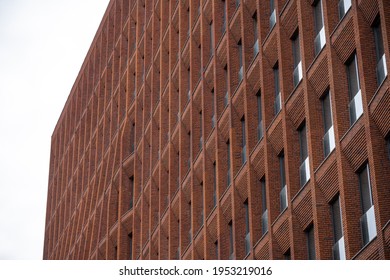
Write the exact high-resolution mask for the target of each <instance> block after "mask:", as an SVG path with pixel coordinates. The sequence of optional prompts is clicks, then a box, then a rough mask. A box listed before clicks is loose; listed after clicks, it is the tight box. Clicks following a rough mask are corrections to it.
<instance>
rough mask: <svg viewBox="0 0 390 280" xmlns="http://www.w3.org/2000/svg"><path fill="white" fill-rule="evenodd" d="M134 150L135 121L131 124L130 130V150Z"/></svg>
mask: <svg viewBox="0 0 390 280" xmlns="http://www.w3.org/2000/svg"><path fill="white" fill-rule="evenodd" d="M134 150H135V123H133V125H132V126H131V131H130V152H131V153H133V152H134Z"/></svg>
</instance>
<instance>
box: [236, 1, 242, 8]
mask: <svg viewBox="0 0 390 280" xmlns="http://www.w3.org/2000/svg"><path fill="white" fill-rule="evenodd" d="M240 4H241V1H240V0H236V8H237V9H238V7H239V6H240Z"/></svg>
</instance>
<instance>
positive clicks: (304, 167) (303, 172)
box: [299, 157, 310, 187]
mask: <svg viewBox="0 0 390 280" xmlns="http://www.w3.org/2000/svg"><path fill="white" fill-rule="evenodd" d="M309 167H310V163H309V158H308V157H307V158H306V160H305V161H304V162H303V163H302V164H301V166H300V167H299V175H300V176H299V177H300V182H301V187H303V186H304V185H305V184H306V182H307V181H309V179H310V168H309Z"/></svg>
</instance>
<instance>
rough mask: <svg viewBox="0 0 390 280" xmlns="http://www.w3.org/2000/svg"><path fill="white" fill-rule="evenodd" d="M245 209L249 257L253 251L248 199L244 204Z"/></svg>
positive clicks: (246, 250) (246, 240)
mask: <svg viewBox="0 0 390 280" xmlns="http://www.w3.org/2000/svg"><path fill="white" fill-rule="evenodd" d="M244 209H245V255H248V254H249V253H250V250H251V246H250V244H251V234H250V227H249V206H248V199H247V200H246V201H245V202H244Z"/></svg>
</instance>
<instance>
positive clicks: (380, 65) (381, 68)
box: [373, 18, 387, 86]
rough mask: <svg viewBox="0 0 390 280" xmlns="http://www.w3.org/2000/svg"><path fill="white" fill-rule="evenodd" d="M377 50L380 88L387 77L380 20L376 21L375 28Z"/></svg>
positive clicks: (377, 70)
mask: <svg viewBox="0 0 390 280" xmlns="http://www.w3.org/2000/svg"><path fill="white" fill-rule="evenodd" d="M373 31H374V38H375V50H376V63H377V64H376V76H377V81H378V86H380V85H381V84H382V82H383V80H384V79H385V77H386V76H387V66H386V56H385V51H384V48H383V39H382V30H381V22H380V19H379V18H378V19H376V21H375V24H374V26H373Z"/></svg>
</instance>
